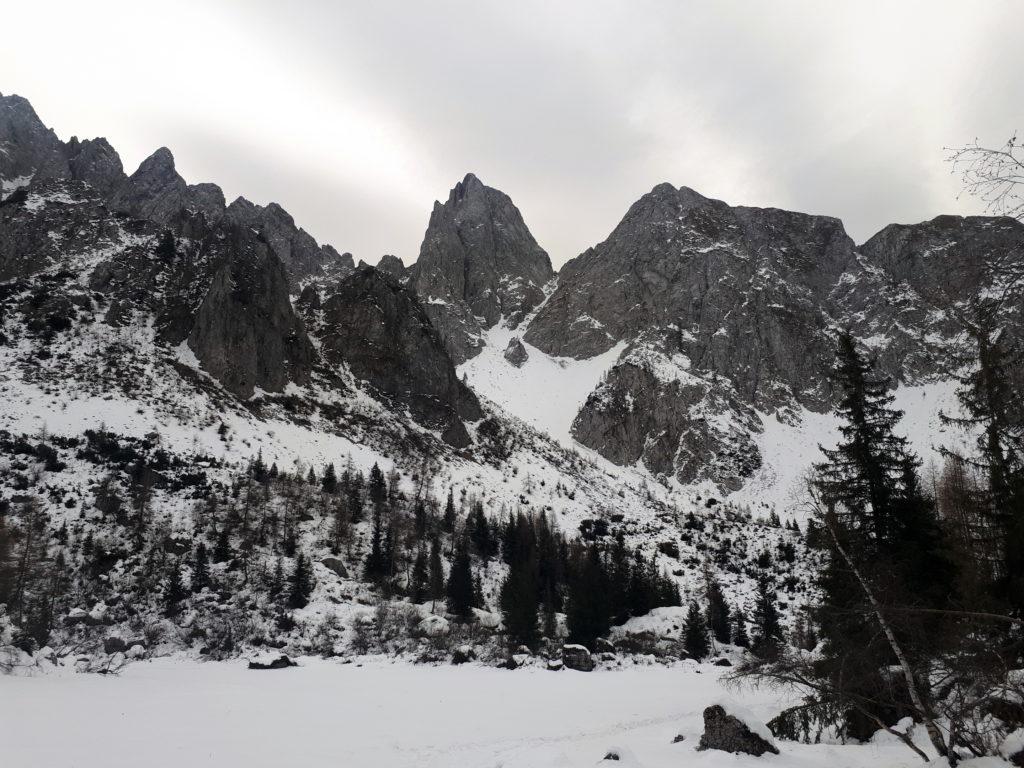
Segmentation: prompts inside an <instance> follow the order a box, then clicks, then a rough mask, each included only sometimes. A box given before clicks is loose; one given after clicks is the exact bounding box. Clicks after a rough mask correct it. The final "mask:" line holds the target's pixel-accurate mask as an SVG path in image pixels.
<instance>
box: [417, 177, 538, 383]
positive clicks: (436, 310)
mask: <svg viewBox="0 0 1024 768" xmlns="http://www.w3.org/2000/svg"><path fill="white" fill-rule="evenodd" d="M553 276H554V271H553V270H552V269H551V260H550V259H549V258H548V255H547V253H545V252H544V250H543V249H542V248H541V247H540V246H539V245H537V241H536V240H535V239H534V237H533V235H532V234H531V233H530V230H529V229H528V228H527V226H526V223H525V222H524V221H523V217H522V214H520V212H519V209H518V208H516V207H515V205H514V204H513V203H512V200H511V199H509V197H508V195H506V194H504V193H503V192H499V191H498V190H496V189H492V188H491V187H487V186H485V185H484V184H483V183H482V182H481V181H480V180H479V179H478V178H477V177H476V176H474V175H473V174H468V175H467V176H466V178H465V179H463V180H462V181H461V182H459V183H458V184H456V185H455V187H454V189H452V191H451V193H450V194H449V195H448V200H447V201H446V202H445V203H440V202H436V203H434V210H433V211H432V213H431V214H430V223H429V224H428V226H427V232H426V235H425V236H424V238H423V244H422V246H421V247H420V254H419V258H418V259H417V261H416V263H415V264H414V265H413V266H412V268H411V269H410V271H409V284H410V286H411V287H412V288H413V289H414V290H415V291H416V292H417V293H418V294H419V295H420V297H421V299H422V301H423V305H424V308H425V309H426V310H427V313H428V315H429V316H430V318H431V320H432V321H433V322H434V324H435V326H436V327H437V329H438V332H439V333H440V334H441V338H442V339H443V340H444V342H445V346H446V347H447V348H448V352H449V354H450V355H451V357H452V359H453V360H454V361H455V362H456V363H461V362H463V361H464V360H467V359H469V358H471V357H473V356H475V355H476V354H478V353H479V351H480V348H481V344H482V341H481V338H480V335H481V332H482V331H483V330H485V329H487V328H491V327H493V326H494V325H496V324H497V323H498V322H499V321H500V320H501V319H502V318H503V317H504V318H505V320H506V322H507V323H508V324H509V326H510V327H513V328H514V327H516V326H518V324H519V323H520V322H522V320H523V318H524V317H525V316H526V315H527V314H528V313H529V312H530V311H531V310H532V309H533V308H534V307H536V306H537V305H538V304H540V302H542V301H543V300H544V290H543V289H544V286H545V285H546V284H547V283H548V281H549V280H551V278H552V277H553Z"/></svg>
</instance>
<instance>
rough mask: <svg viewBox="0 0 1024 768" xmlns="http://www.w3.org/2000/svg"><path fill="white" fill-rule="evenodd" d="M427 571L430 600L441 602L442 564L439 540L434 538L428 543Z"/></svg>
mask: <svg viewBox="0 0 1024 768" xmlns="http://www.w3.org/2000/svg"><path fill="white" fill-rule="evenodd" d="M428 570H429V571H430V577H429V584H428V588H429V593H430V599H431V600H441V599H442V598H444V596H445V581H444V564H443V563H442V561H441V540H440V539H438V538H437V536H435V537H434V538H433V539H431V541H430V564H429V568H428Z"/></svg>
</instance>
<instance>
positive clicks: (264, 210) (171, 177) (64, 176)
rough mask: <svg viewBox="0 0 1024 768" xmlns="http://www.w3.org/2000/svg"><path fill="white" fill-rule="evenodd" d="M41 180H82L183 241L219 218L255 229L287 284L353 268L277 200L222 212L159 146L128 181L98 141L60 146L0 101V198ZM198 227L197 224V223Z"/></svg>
mask: <svg viewBox="0 0 1024 768" xmlns="http://www.w3.org/2000/svg"><path fill="white" fill-rule="evenodd" d="M49 180H74V181H82V182H85V183H86V184H88V185H89V186H91V187H92V188H93V189H95V190H96V191H97V192H98V193H99V194H100V196H101V197H102V198H103V200H104V201H106V202H107V204H108V205H109V206H110V207H111V208H113V209H114V210H116V211H121V212H124V213H128V214H131V215H132V216H134V217H135V218H138V219H144V220H147V221H153V222H156V223H157V224H160V225H163V226H165V227H170V228H171V229H172V230H173V231H174V232H175V234H179V235H185V236H190V235H194V234H195V229H194V228H195V227H196V226H198V227H199V229H200V230H201V231H205V229H206V228H208V227H211V226H214V225H216V224H217V223H219V222H220V221H221V219H223V218H225V216H227V218H228V222H227V223H228V224H237V225H240V226H246V227H251V228H252V229H255V230H256V231H257V232H258V233H259V234H260V235H261V236H262V237H263V238H264V239H265V240H266V242H267V243H268V244H269V245H270V247H271V248H272V249H273V250H274V252H275V253H276V254H277V256H278V258H279V259H280V260H281V261H282V262H283V263H284V265H285V268H286V269H287V271H288V275H289V278H290V280H291V281H292V287H293V288H298V287H299V283H300V282H301V281H303V280H304V279H305V278H307V277H309V276H312V275H321V274H326V275H329V276H330V277H332V278H334V279H337V278H339V277H341V276H342V275H344V274H348V273H349V272H351V271H352V269H353V262H352V255H351V254H348V253H346V254H339V253H338V252H337V251H336V250H335V249H334V248H332V247H331V246H329V245H324V246H320V245H318V244H317V242H316V241H315V240H314V239H313V237H312V236H311V235H310V234H309V233H308V232H306V231H305V230H303V229H301V228H300V227H298V226H297V225H296V224H295V221H294V219H292V217H291V216H290V215H289V214H288V212H287V211H285V210H284V209H283V208H282V207H281V206H280V205H278V204H277V203H270V204H269V205H267V206H265V207H264V206H259V205H255V204H254V203H251V202H249V201H248V200H246V199H245V198H238V199H237V200H236V201H235V202H234V203H232V205H231V206H230V207H228V208H225V201H224V193H223V192H222V191H221V189H220V187H218V186H217V185H216V184H188V183H186V181H185V180H184V179H183V178H182V177H181V176H180V175H179V174H178V172H177V170H176V169H175V164H174V157H173V155H172V154H171V152H170V150H168V149H167V148H166V147H161V148H160V149H158V150H157V151H156V152H154V153H153V154H152V155H151V156H150V157H148V158H147V159H146V160H144V161H143V162H142V164H141V165H140V166H139V168H138V169H137V170H136V171H135V173H133V174H132V175H131V176H130V177H129V176H126V175H125V173H124V168H123V167H122V164H121V158H120V157H118V154H117V152H116V151H115V150H114V148H113V147H112V146H111V145H110V143H109V142H108V141H107V140H106V139H103V138H98V139H86V140H79V139H78V138H77V137H73V138H72V139H71V140H70V141H68V142H66V143H65V142H62V141H60V139H58V138H57V136H56V134H55V133H54V132H53V131H52V130H50V129H49V128H47V127H46V126H45V125H44V124H43V122H42V121H41V120H40V119H39V117H38V115H36V113H35V111H34V110H33V109H32V105H31V104H29V102H28V101H27V100H25V99H23V98H21V97H20V96H0V197H2V196H4V195H6V194H8V193H9V192H10V191H11V190H13V189H14V188H15V187H19V186H24V185H27V184H29V183H30V182H32V183H35V184H39V183H41V182H45V181H49ZM197 222H198V223H197Z"/></svg>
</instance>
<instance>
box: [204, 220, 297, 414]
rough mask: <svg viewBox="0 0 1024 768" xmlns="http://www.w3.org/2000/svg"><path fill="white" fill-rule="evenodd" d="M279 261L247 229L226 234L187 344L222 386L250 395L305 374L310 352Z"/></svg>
mask: <svg viewBox="0 0 1024 768" xmlns="http://www.w3.org/2000/svg"><path fill="white" fill-rule="evenodd" d="M288 295H289V289H288V276H287V274H286V272H285V270H284V266H283V265H282V264H281V262H280V260H279V259H278V258H277V257H276V256H275V255H274V254H273V252H271V251H270V249H269V248H268V247H267V246H266V245H265V244H263V243H262V242H259V241H258V240H257V239H256V238H255V237H253V236H252V235H251V233H247V232H245V231H242V230H238V229H235V230H233V231H232V232H231V234H230V235H229V248H228V254H227V258H225V260H224V261H223V263H222V264H221V265H220V268H219V269H218V270H217V272H216V273H215V274H214V276H213V280H212V281H211V283H210V287H209V289H208V290H207V292H206V296H205V297H204V298H203V301H202V304H200V306H199V309H198V311H197V312H196V316H195V323H194V325H193V327H192V331H191V333H189V336H188V345H189V347H190V348H191V349H192V351H193V352H195V354H196V357H197V358H199V361H200V362H201V363H202V365H203V368H204V369H206V370H207V371H209V372H210V373H211V374H213V375H214V376H215V377H216V378H217V379H218V380H219V381H220V382H221V383H222V384H223V385H224V386H225V387H226V388H227V389H229V390H230V391H231V392H233V393H235V394H236V395H238V396H240V397H249V396H250V395H252V393H253V391H254V389H255V388H256V387H259V388H260V389H264V390H266V391H268V392H280V391H281V390H283V389H284V387H285V385H286V384H287V383H288V382H290V381H294V382H296V383H299V384H304V383H305V382H306V381H308V379H309V373H310V370H311V369H312V365H313V360H314V356H315V353H314V351H313V346H312V344H311V343H310V341H309V338H308V337H307V336H306V332H305V328H304V327H303V324H302V321H301V320H300V319H299V318H298V317H297V316H296V314H295V312H294V311H293V310H292V306H291V302H290V300H289V297H288Z"/></svg>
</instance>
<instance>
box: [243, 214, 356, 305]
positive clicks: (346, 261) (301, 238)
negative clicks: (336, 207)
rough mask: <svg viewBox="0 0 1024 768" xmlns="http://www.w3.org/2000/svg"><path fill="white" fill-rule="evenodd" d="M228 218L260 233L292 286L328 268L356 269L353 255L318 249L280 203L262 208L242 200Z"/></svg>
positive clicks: (343, 270)
mask: <svg viewBox="0 0 1024 768" xmlns="http://www.w3.org/2000/svg"><path fill="white" fill-rule="evenodd" d="M227 218H228V219H229V220H230V221H232V222H233V223H236V224H238V225H240V226H245V227H250V228H252V229H254V230H256V231H257V232H259V233H260V235H261V236H262V237H263V239H264V240H266V242H267V244H268V245H269V246H270V247H271V248H273V249H274V252H275V253H276V254H277V256H278V258H279V259H281V261H282V262H283V263H284V265H285V268H286V269H287V270H288V275H289V278H290V279H291V281H292V283H293V285H294V284H297V283H298V282H299V281H301V280H303V279H304V278H306V277H309V276H311V275H319V274H322V273H323V272H324V269H325V267H328V266H333V267H334V268H336V269H338V270H341V272H343V273H347V272H350V271H352V269H353V264H352V254H345V255H342V254H339V253H338V252H337V251H336V250H335V249H334V248H332V247H331V246H329V245H324V246H321V245H318V244H317V242H316V240H314V239H313V236H312V235H310V234H309V233H308V232H306V230H304V229H302V228H301V227H299V226H297V225H296V224H295V219H293V218H292V217H291V215H290V214H289V213H288V212H287V211H286V210H285V209H284V208H282V207H281V206H280V205H278V204H277V203H270V204H269V205H267V206H260V205H256V204H255V203H251V202H249V201H248V200H246V199H245V198H244V197H239V198H238V199H237V200H235V201H234V202H233V203H231V205H230V206H228V209H227ZM346 257H347V258H346Z"/></svg>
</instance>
